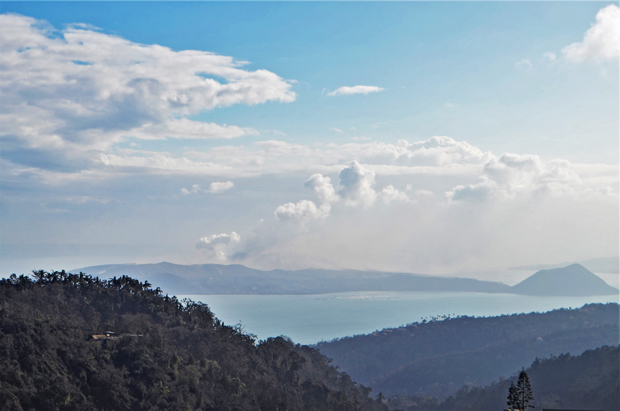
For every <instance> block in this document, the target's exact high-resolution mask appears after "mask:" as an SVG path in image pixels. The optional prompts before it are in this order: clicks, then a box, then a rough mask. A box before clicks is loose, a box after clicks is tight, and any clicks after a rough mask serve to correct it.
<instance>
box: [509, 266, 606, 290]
mask: <svg viewBox="0 0 620 411" xmlns="http://www.w3.org/2000/svg"><path fill="white" fill-rule="evenodd" d="M510 291H511V292H512V293H515V294H525V295H564V296H586V295H612V294H618V290H617V289H615V288H614V287H612V286H610V285H609V284H607V283H606V282H605V281H604V280H602V279H601V278H600V277H597V276H596V275H595V274H593V273H591V272H590V271H588V270H587V269H586V268H584V267H583V266H582V265H580V264H572V265H569V266H568V267H563V268H553V269H550V270H540V271H538V272H537V273H536V274H534V275H532V276H531V277H528V278H526V279H525V280H523V281H521V282H520V283H519V284H516V285H514V286H512V287H511V290H510Z"/></svg>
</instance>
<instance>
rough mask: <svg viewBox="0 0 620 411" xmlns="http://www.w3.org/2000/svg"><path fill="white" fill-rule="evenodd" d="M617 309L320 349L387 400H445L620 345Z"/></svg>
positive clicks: (590, 308)
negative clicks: (537, 366)
mask: <svg viewBox="0 0 620 411" xmlns="http://www.w3.org/2000/svg"><path fill="white" fill-rule="evenodd" d="M618 320H619V315H618V304H590V305H586V306H584V307H582V308H580V309H573V310H569V309H561V310H555V311H550V312H547V313H530V314H520V315H510V316H500V317H489V318H472V317H458V318H453V319H446V320H444V321H431V322H424V323H419V324H418V323H415V324H410V325H408V326H406V327H399V328H394V329H386V330H383V331H382V332H377V333H374V334H370V335H361V336H355V337H346V338H342V339H337V340H333V341H331V342H321V343H319V344H317V348H319V350H320V351H321V352H322V353H323V354H325V355H326V356H327V357H329V358H332V359H333V360H334V364H336V365H338V366H339V367H340V368H341V369H342V370H345V371H346V372H347V373H349V374H350V375H351V376H352V378H353V379H355V380H356V381H358V382H360V383H362V384H366V385H369V386H371V387H373V389H374V390H375V391H376V392H379V391H380V392H383V394H385V395H387V396H393V395H418V396H436V397H439V398H445V397H447V396H448V395H449V394H451V393H454V392H456V391H457V390H458V389H459V388H461V387H462V386H464V385H470V386H474V385H484V384H489V383H491V382H492V381H494V380H496V379H498V378H500V377H501V376H504V377H508V376H510V375H511V374H512V373H513V372H515V370H519V369H521V367H524V366H527V365H529V364H531V363H532V361H534V359H536V358H544V357H548V356H549V355H559V354H562V353H572V354H580V353H582V352H583V351H585V350H587V349H592V348H597V347H601V346H603V345H616V344H618V341H619V325H618Z"/></svg>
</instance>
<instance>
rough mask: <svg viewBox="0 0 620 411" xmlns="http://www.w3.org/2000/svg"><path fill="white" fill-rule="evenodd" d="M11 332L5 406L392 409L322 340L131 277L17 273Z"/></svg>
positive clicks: (6, 325) (4, 311)
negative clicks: (235, 317) (219, 313)
mask: <svg viewBox="0 0 620 411" xmlns="http://www.w3.org/2000/svg"><path fill="white" fill-rule="evenodd" d="M0 330H1V331H0V407H2V409H3V410H130V409H131V410H218V411H220V410H270V411H272V410H273V411H275V410H385V409H387V408H386V407H385V405H382V404H380V403H378V402H377V401H375V400H372V399H370V398H369V393H370V389H368V388H365V387H363V386H359V385H357V384H355V383H354V382H353V381H351V378H350V377H349V376H348V375H347V374H344V373H340V372H338V371H337V370H336V369H335V368H334V367H332V366H330V365H329V362H328V361H327V360H326V358H325V357H324V356H322V355H321V354H320V353H319V352H318V351H316V350H315V349H313V348H311V347H307V346H300V345H295V344H293V343H292V342H291V341H290V340H288V339H286V338H282V337H279V338H270V339H268V340H266V341H256V339H255V337H254V336H253V335H248V334H246V333H244V332H243V331H242V327H240V326H236V327H230V326H227V325H225V324H223V323H222V322H221V321H219V320H218V319H217V318H214V316H213V314H212V313H211V311H210V310H209V308H208V307H207V306H206V305H204V304H201V303H195V302H191V301H179V300H177V299H176V298H175V297H172V298H170V297H168V296H164V295H162V294H161V290H159V289H155V290H153V289H152V288H151V286H150V284H148V283H147V282H144V283H142V282H140V281H138V280H135V279H132V278H130V277H125V276H123V277H120V278H113V279H111V280H100V279H98V278H94V277H91V276H88V275H83V274H79V275H74V274H67V273H65V272H64V271H63V272H53V273H47V272H44V271H39V272H36V273H35V275H34V279H30V278H28V277H26V276H20V277H17V276H15V275H13V276H11V278H9V279H4V280H1V281H0ZM106 331H114V332H115V333H116V335H115V337H113V338H111V337H108V338H105V339H99V340H95V339H93V335H95V334H102V333H105V332H106Z"/></svg>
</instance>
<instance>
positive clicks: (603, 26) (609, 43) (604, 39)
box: [562, 4, 620, 62]
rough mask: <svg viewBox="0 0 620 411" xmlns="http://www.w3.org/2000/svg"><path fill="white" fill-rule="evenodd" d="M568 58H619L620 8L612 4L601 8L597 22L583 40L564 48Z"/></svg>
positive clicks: (576, 59)
mask: <svg viewBox="0 0 620 411" xmlns="http://www.w3.org/2000/svg"><path fill="white" fill-rule="evenodd" d="M562 53H563V54H564V56H565V57H566V59H567V60H570V61H574V62H581V61H585V60H594V61H603V60H617V59H618V57H619V56H620V8H618V6H617V5H615V4H610V5H609V6H606V7H604V8H602V9H601V10H599V12H598V13H597V14H596V22H595V23H594V24H593V25H592V27H590V29H589V30H588V31H586V33H585V35H584V37H583V40H582V41H581V42H578V43H573V44H571V45H568V46H566V47H564V48H563V49H562Z"/></svg>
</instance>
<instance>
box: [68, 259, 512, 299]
mask: <svg viewBox="0 0 620 411" xmlns="http://www.w3.org/2000/svg"><path fill="white" fill-rule="evenodd" d="M72 272H74V273H78V272H84V273H86V274H91V275H98V276H102V277H114V276H116V277H119V276H122V275H128V276H131V277H135V278H140V279H146V278H148V279H149V281H151V282H152V283H153V284H155V285H157V286H159V287H161V288H162V289H164V290H165V291H166V292H169V293H173V294H271V295H273V294H326V293H338V292H346V291H473V292H492V293H495V292H509V291H510V287H509V286H507V285H506V284H502V283H498V282H491V281H479V280H474V279H470V278H446V277H432V276H427V275H419V274H404V273H388V272H379V271H358V270H321V269H306V270H296V271H288V270H271V271H262V270H256V269H253V268H248V267H245V266H243V265H239V264H231V265H219V264H201V265H198V264H195V265H180V264H172V263H167V262H162V263H158V264H117V265H106V266H94V267H85V268H80V269H77V270H72Z"/></svg>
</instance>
